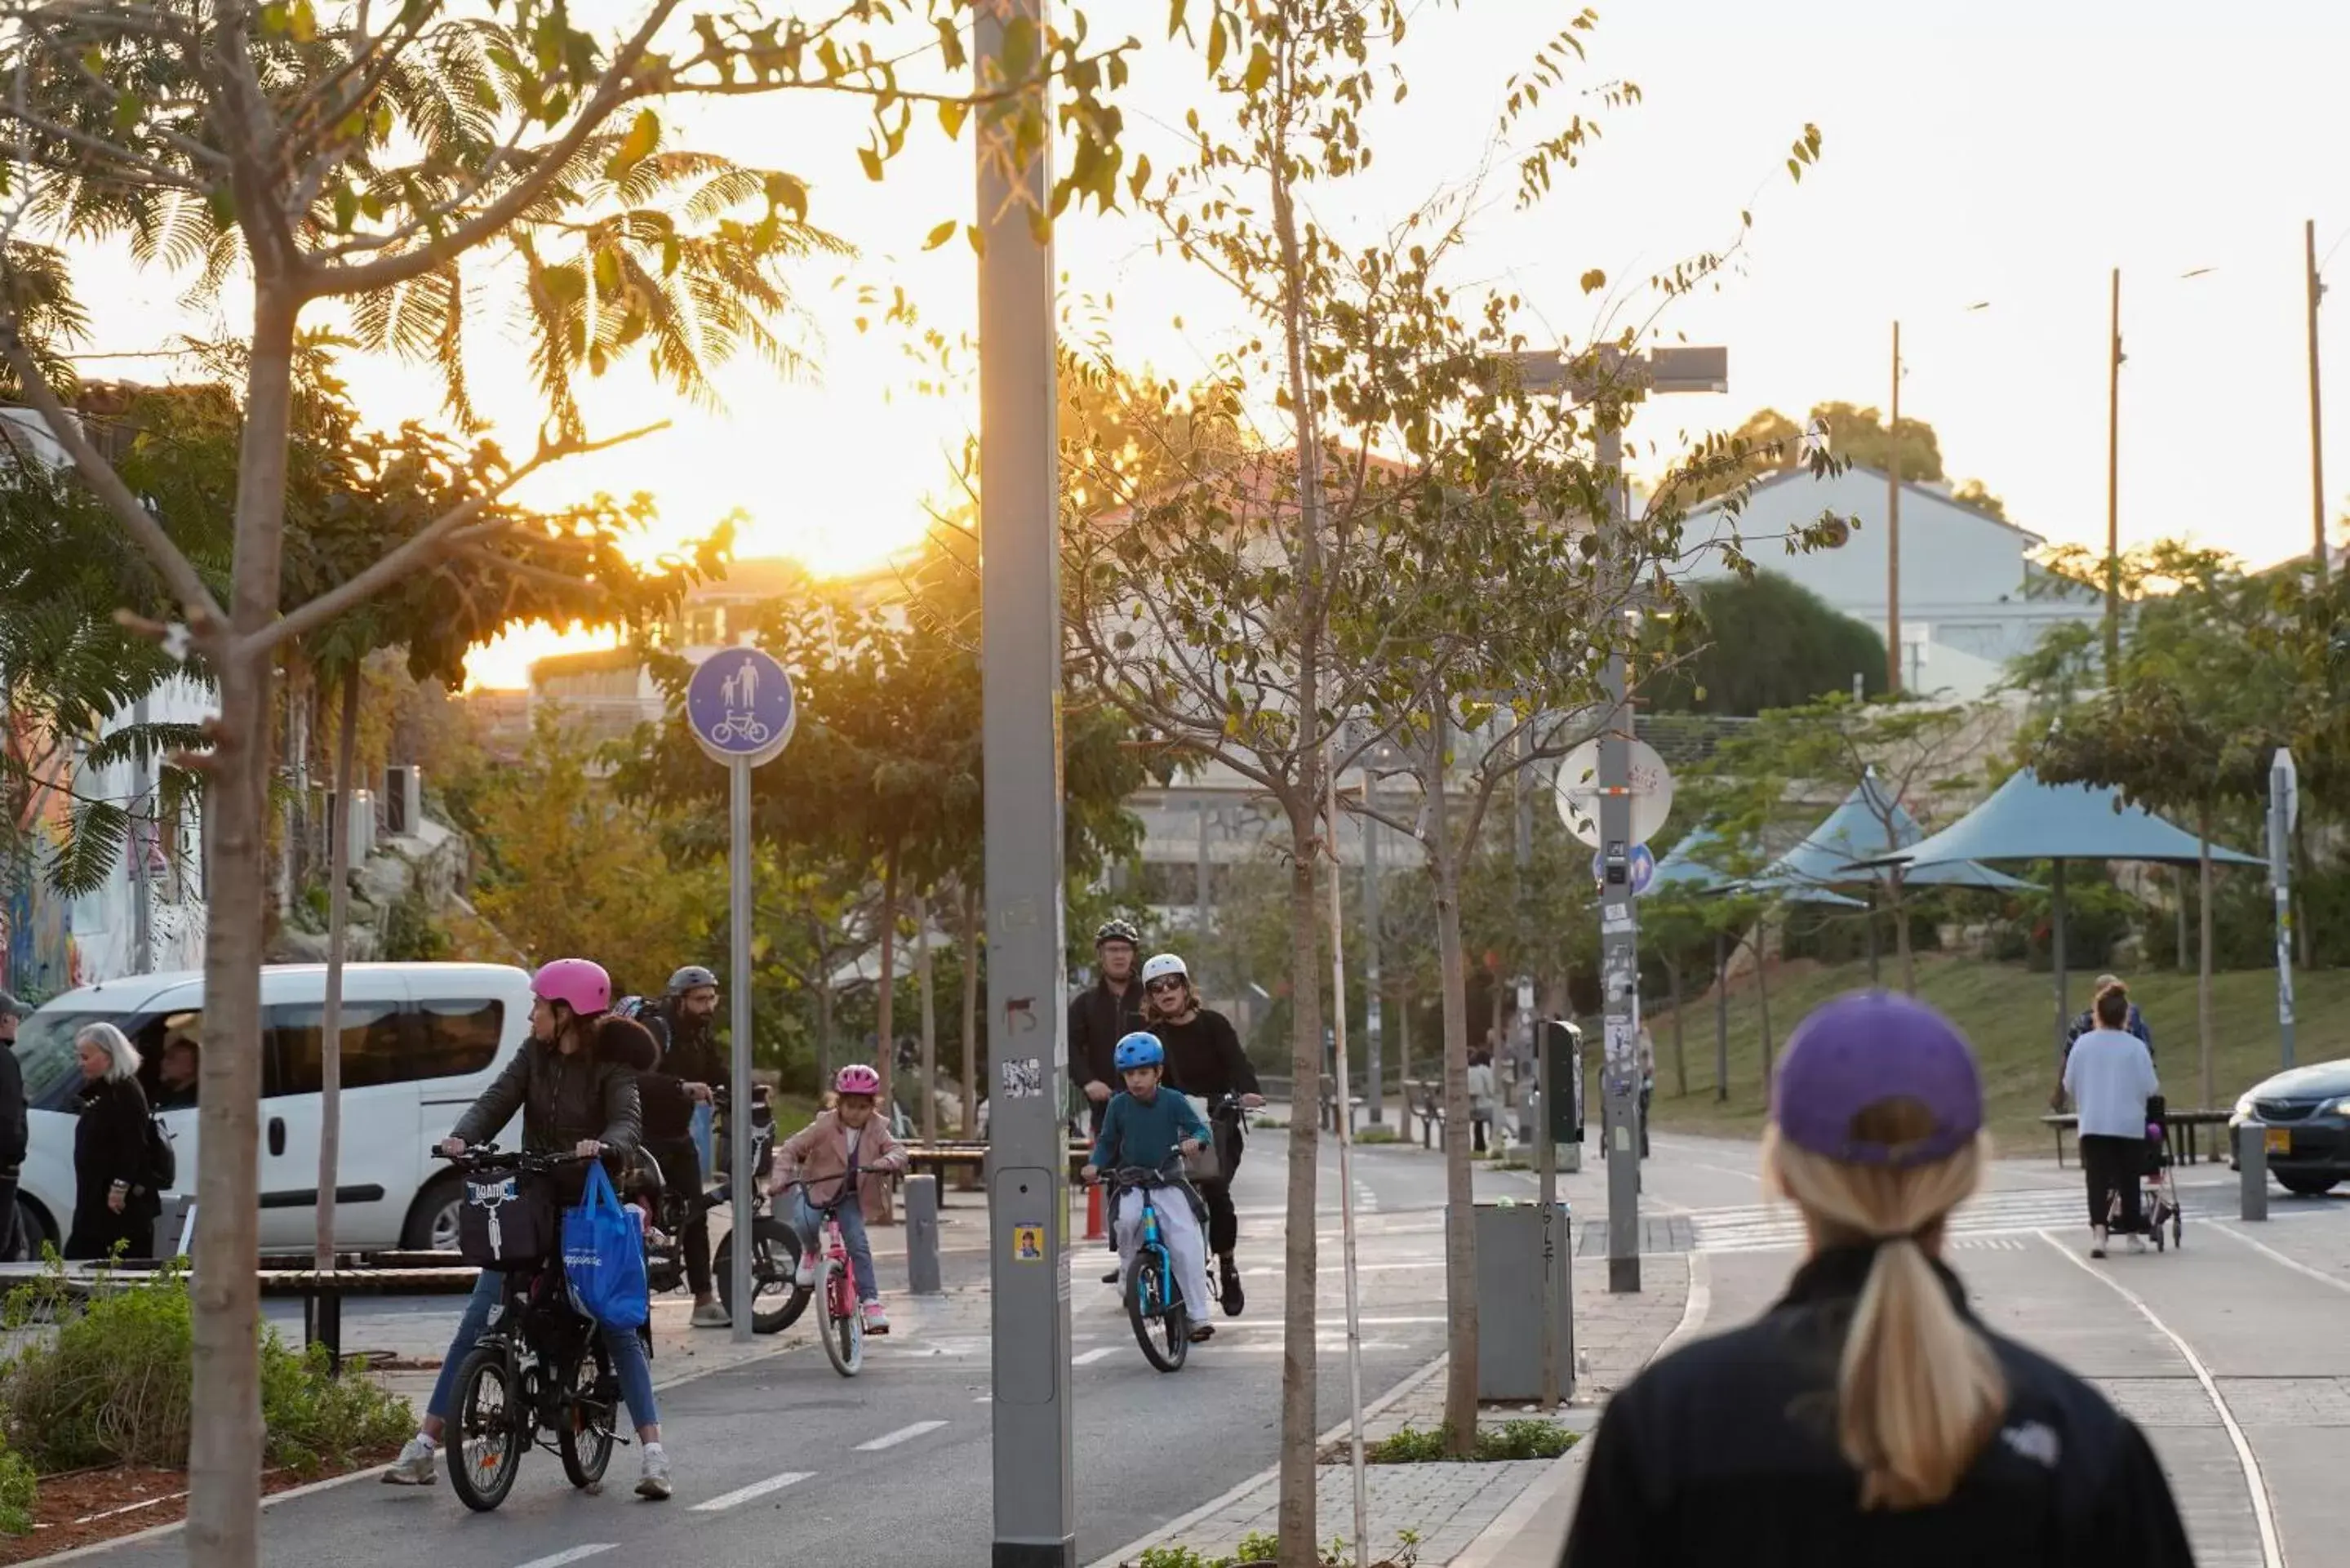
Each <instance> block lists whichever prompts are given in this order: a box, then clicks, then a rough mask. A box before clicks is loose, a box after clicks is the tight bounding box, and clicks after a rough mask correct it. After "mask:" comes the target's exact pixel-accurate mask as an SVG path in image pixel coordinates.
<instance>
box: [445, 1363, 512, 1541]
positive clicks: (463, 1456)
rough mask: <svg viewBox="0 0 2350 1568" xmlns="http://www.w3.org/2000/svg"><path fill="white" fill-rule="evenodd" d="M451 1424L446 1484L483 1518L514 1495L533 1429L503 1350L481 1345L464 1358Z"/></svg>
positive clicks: (459, 1374) (458, 1379)
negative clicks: (513, 1491) (510, 1494)
mask: <svg viewBox="0 0 2350 1568" xmlns="http://www.w3.org/2000/svg"><path fill="white" fill-rule="evenodd" d="M454 1424H455V1427H456V1430H455V1431H454V1432H453V1433H452V1434H450V1436H451V1438H452V1440H451V1441H450V1443H449V1445H448V1453H449V1484H450V1486H452V1488H454V1489H455V1490H456V1493H457V1498H458V1501H461V1502H463V1504H464V1505H465V1506H466V1507H467V1508H470V1509H472V1510H473V1511H474V1512H476V1513H487V1512H489V1511H490V1510H492V1509H494V1508H495V1507H497V1506H498V1504H500V1503H502V1502H504V1501H505V1500H506V1493H508V1492H510V1491H512V1490H514V1483H515V1475H517V1474H518V1473H520V1471H521V1469H522V1451H523V1449H524V1448H525V1446H526V1444H527V1443H528V1441H529V1438H530V1429H531V1427H532V1425H533V1423H532V1420H531V1415H530V1412H529V1411H528V1410H527V1409H525V1408H524V1407H523V1399H522V1390H521V1389H520V1388H519V1387H517V1386H515V1376H514V1371H513V1368H511V1367H510V1366H507V1364H506V1353H505V1351H504V1348H503V1347H501V1346H498V1345H483V1346H481V1347H480V1348H478V1349H476V1350H475V1351H474V1352H473V1354H472V1355H468V1356H466V1357H465V1364H464V1365H463V1366H462V1367H460V1368H459V1369H458V1372H457V1414H456V1419H455V1423H454Z"/></svg>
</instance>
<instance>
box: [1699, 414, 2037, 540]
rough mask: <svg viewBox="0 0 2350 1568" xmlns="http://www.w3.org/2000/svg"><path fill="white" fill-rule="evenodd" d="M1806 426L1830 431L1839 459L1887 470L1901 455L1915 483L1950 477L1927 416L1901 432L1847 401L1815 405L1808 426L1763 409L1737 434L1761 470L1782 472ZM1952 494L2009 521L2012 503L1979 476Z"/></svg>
mask: <svg viewBox="0 0 2350 1568" xmlns="http://www.w3.org/2000/svg"><path fill="white" fill-rule="evenodd" d="M1804 428H1813V429H1821V430H1825V432H1826V435H1827V444H1828V450H1829V451H1831V452H1834V453H1835V455H1836V458H1837V460H1838V461H1839V462H1850V463H1856V464H1858V465H1859V466H1860V467H1862V468H1873V469H1875V470H1877V472H1880V473H1883V472H1889V471H1890V466H1891V464H1892V462H1893V461H1894V460H1895V459H1896V458H1897V457H1898V459H1899V461H1900V463H1901V477H1902V478H1903V479H1905V480H1908V481H1910V482H1911V483H1929V484H1930V483H1939V482H1943V481H1944V480H1945V477H1946V476H1945V473H1944V471H1943V468H1942V440H1941V437H1939V435H1937V434H1935V433H1934V427H1933V426H1932V425H1930V424H1928V423H1927V422H1926V421H1924V420H1919V419H1905V420H1903V421H1901V426H1900V429H1899V430H1898V431H1888V430H1887V429H1886V428H1885V414H1884V411H1883V410H1880V409H1877V408H1875V407H1873V406H1864V405H1859V404H1854V403H1847V402H1826V403H1814V404H1813V405H1812V411H1811V413H1810V415H1809V416H1808V417H1807V418H1806V420H1805V421H1804V427H1798V426H1797V425H1796V423H1795V421H1794V420H1791V419H1789V418H1788V417H1787V416H1786V415H1785V414H1783V413H1781V412H1780V411H1779V410H1776V409H1759V410H1755V412H1753V413H1752V414H1750V415H1748V416H1747V419H1746V422H1745V423H1743V424H1742V425H1740V426H1739V427H1738V429H1737V431H1735V432H1734V433H1735V434H1736V435H1738V436H1739V437H1740V438H1741V439H1742V440H1743V441H1746V442H1747V444H1748V445H1749V447H1751V448H1752V451H1753V452H1754V453H1755V454H1756V455H1755V466H1756V471H1757V472H1771V471H1773V470H1779V471H1783V470H1787V469H1792V468H1794V467H1795V466H1797V463H1798V461H1799V459H1798V456H1797V449H1798V446H1799V444H1800V438H1801V437H1802V435H1803V434H1804ZM1950 498H1951V499H1952V500H1954V501H1957V502H1959V503H1960V504H1963V505H1967V506H1971V507H1973V508H1974V509H1975V510H1976V511H1978V512H1982V513H1987V514H1990V515H1991V516H1993V517H1997V518H2001V519H2002V520H2003V519H2005V517H2006V516H2007V507H2006V505H2005V504H2004V503H2002V501H2001V500H2000V498H1999V497H1998V496H1996V495H1993V494H1992V493H1991V491H1990V490H1989V489H1988V488H1986V487H1985V486H1984V484H1983V482H1982V481H1981V480H1980V479H1969V480H1962V481H1960V483H1958V484H1956V485H1955V486H1953V487H1952V489H1951V491H1950Z"/></svg>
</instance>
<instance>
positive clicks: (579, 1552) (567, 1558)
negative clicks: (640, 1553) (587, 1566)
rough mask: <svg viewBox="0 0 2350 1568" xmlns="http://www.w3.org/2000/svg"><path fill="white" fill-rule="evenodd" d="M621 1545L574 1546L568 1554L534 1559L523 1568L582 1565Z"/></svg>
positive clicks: (613, 1543) (556, 1554)
mask: <svg viewBox="0 0 2350 1568" xmlns="http://www.w3.org/2000/svg"><path fill="white" fill-rule="evenodd" d="M619 1544H620V1543H619V1542H617V1541H607V1542H600V1543H598V1544H597V1545H594V1546H574V1547H572V1548H571V1549H570V1550H569V1551H567V1552H556V1553H555V1554H554V1555H553V1556H551V1557H534V1558H532V1559H531V1560H530V1561H529V1562H527V1563H524V1564H523V1565H522V1568H563V1565H564V1564H565V1563H582V1562H585V1561H587V1559H588V1558H590V1557H595V1556H599V1555H601V1554H602V1553H604V1552H611V1551H616V1550H618V1549H619Z"/></svg>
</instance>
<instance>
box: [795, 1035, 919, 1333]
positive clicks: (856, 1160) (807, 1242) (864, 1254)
mask: <svg viewBox="0 0 2350 1568" xmlns="http://www.w3.org/2000/svg"><path fill="white" fill-rule="evenodd" d="M832 1087H833V1094H834V1096H835V1099H836V1102H837V1103H836V1104H835V1105H834V1106H833V1107H832V1108H831V1109H830V1110H827V1111H825V1112H823V1113H821V1114H820V1115H818V1116H817V1117H816V1120H814V1121H812V1122H810V1123H808V1125H807V1126H806V1127H802V1128H801V1129H800V1130H799V1131H798V1132H795V1133H794V1134H793V1135H792V1136H791V1137H787V1138H785V1140H784V1143H783V1147H782V1148H781V1149H779V1150H778V1151H777V1155H778V1158H776V1161H775V1177H774V1183H775V1184H774V1186H773V1187H771V1188H770V1189H769V1190H770V1191H771V1192H776V1193H780V1192H782V1191H783V1190H784V1189H785V1187H787V1186H790V1185H791V1184H793V1183H794V1182H796V1183H797V1184H798V1185H797V1187H796V1188H795V1190H794V1191H793V1193H792V1207H791V1213H790V1215H789V1216H788V1218H789V1219H790V1220H791V1223H792V1229H793V1230H795V1231H798V1232H799V1234H800V1263H799V1272H798V1273H797V1275H796V1276H795V1280H794V1282H795V1283H796V1284H797V1285H798V1286H799V1287H800V1289H802V1290H806V1289H808V1288H809V1287H811V1286H813V1285H814V1284H815V1283H816V1247H817V1245H818V1241H817V1238H816V1232H817V1231H820V1230H821V1229H823V1226H824V1216H825V1213H826V1211H827V1210H829V1211H830V1212H831V1214H832V1217H833V1218H834V1219H836V1220H839V1221H840V1239H841V1240H842V1241H844V1242H846V1243H847V1246H848V1266H849V1272H850V1273H852V1274H854V1275H855V1276H856V1278H857V1299H858V1301H859V1302H861V1303H864V1307H863V1310H864V1314H865V1332H866V1333H868V1334H887V1333H889V1314H887V1313H885V1312H883V1311H882V1310H881V1287H880V1286H879V1284H878V1283H876V1282H875V1281H874V1278H873V1247H872V1243H871V1242H869V1241H867V1240H866V1237H865V1210H864V1208H863V1206H862V1205H861V1204H860V1203H859V1201H858V1183H859V1179H860V1178H863V1177H867V1176H876V1175H895V1174H897V1173H898V1172H899V1171H901V1170H903V1169H905V1168H906V1153H905V1150H904V1148H903V1147H901V1146H900V1145H899V1142H898V1140H897V1139H896V1138H894V1137H891V1136H890V1134H889V1125H888V1123H886V1122H885V1121H883V1120H882V1118H880V1117H879V1116H875V1115H874V1114H873V1103H874V1101H875V1100H876V1099H877V1098H878V1097H879V1095H880V1093H881V1075H880V1074H879V1073H877V1072H875V1071H874V1070H873V1069H872V1068H870V1067H868V1066H867V1065H865V1064H863V1063H862V1062H851V1063H850V1064H848V1065H847V1066H846V1067H843V1068H842V1069H841V1070H840V1072H839V1074H838V1075H837V1076H835V1077H834V1079H833V1081H832Z"/></svg>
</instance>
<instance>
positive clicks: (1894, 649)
mask: <svg viewBox="0 0 2350 1568" xmlns="http://www.w3.org/2000/svg"><path fill="white" fill-rule="evenodd" d="M1885 434H1886V442H1885V693H1886V695H1887V696H1888V697H1898V696H1899V695H1900V694H1901V686H1902V680H1901V678H1902V676H1903V675H1904V674H1905V673H1906V671H1905V670H1903V669H1902V667H1901V666H1902V659H1901V323H1899V322H1898V321H1897V322H1895V323H1894V324H1893V413H1892V417H1891V418H1890V419H1888V420H1887V421H1886V427H1885Z"/></svg>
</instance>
